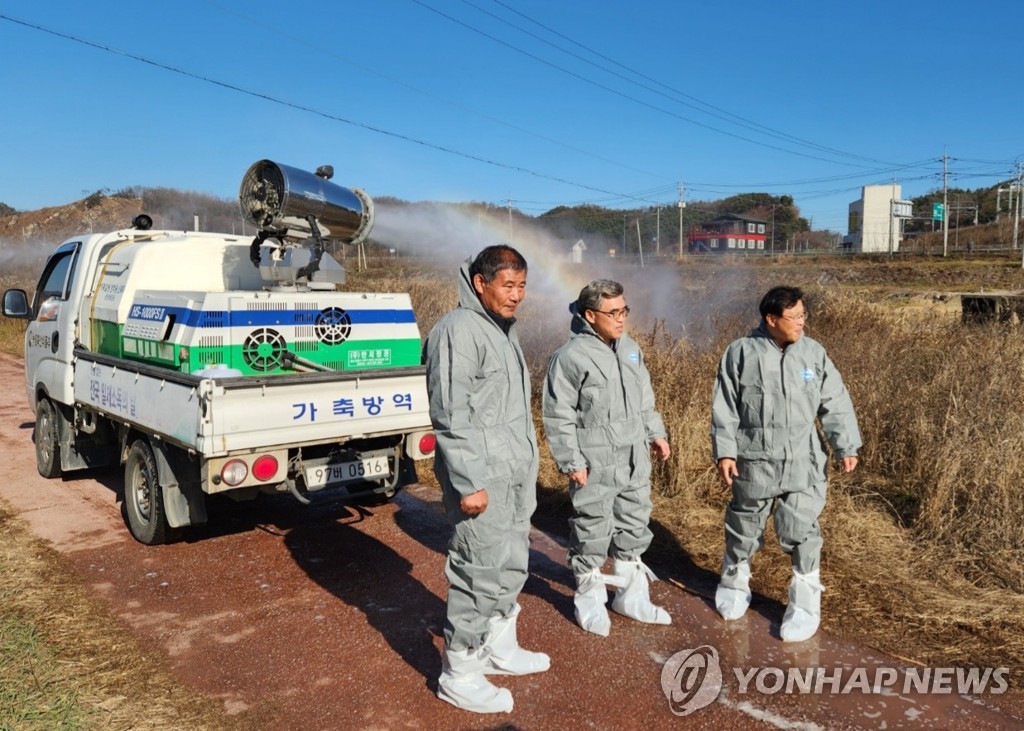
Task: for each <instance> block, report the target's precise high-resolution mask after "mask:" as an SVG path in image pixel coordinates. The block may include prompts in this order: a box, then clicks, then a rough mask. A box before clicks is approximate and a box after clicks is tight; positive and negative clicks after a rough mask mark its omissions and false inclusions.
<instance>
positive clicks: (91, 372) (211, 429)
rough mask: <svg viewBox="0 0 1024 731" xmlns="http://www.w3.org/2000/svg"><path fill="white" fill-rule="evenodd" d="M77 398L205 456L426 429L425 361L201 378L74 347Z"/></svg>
mask: <svg viewBox="0 0 1024 731" xmlns="http://www.w3.org/2000/svg"><path fill="white" fill-rule="evenodd" d="M73 367H74V392H75V400H76V401H77V402H79V403H81V404H84V405H87V406H89V407H90V408H92V409H95V410H96V411H97V412H99V413H101V414H103V415H105V416H107V417H108V418H110V419H112V420H114V421H117V422H121V423H125V424H131V425H133V426H138V427H141V428H143V429H145V430H147V431H151V432H153V433H155V434H157V435H159V436H160V437H161V438H163V439H165V440H167V441H168V442H169V443H172V444H176V445H178V446H181V447H185V448H187V449H191V450H194V451H196V452H197V453H199V454H200V455H203V456H204V457H206V458H211V457H222V456H225V455H228V454H231V453H235V452H239V451H244V450H249V449H269V448H286V447H289V446H292V445H310V444H318V443H331V442H339V441H347V440H348V439H351V438H359V437H362V436H370V435H372V436H383V435H387V434H399V433H405V432H409V431H413V430H416V429H429V428H430V417H429V414H428V404H427V391H426V379H425V377H424V373H425V369H424V368H423V367H422V366H410V367H405V368H392V369H381V370H374V371H359V372H358V373H346V372H331V373H319V372H317V373H295V374H284V375H274V376H263V377H258V376H245V377H231V378H203V377H200V376H197V375H192V374H187V373H180V372H178V371H173V370H170V369H165V368H161V367H158V366H153V365H148V364H145V363H138V362H135V361H131V360H126V359H123V358H116V357H111V356H107V355H101V354H98V353H93V352H91V351H88V350H85V349H82V348H77V349H75V352H74V358H73Z"/></svg>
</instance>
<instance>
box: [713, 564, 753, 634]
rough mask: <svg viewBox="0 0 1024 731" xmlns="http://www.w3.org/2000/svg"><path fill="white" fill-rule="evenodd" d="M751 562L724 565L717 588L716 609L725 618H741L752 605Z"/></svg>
mask: <svg viewBox="0 0 1024 731" xmlns="http://www.w3.org/2000/svg"><path fill="white" fill-rule="evenodd" d="M750 599H751V594H750V562H749V561H740V562H739V563H729V562H728V561H726V562H725V563H724V564H723V565H722V578H721V580H720V581H719V582H718V588H717V589H716V590H715V609H717V610H718V613H719V614H721V615H722V618H723V619H730V620H731V619H739V618H740V617H742V616H743V615H744V614H746V612H747V607H749V606H750Z"/></svg>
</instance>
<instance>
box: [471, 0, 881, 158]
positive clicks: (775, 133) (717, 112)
mask: <svg viewBox="0 0 1024 731" xmlns="http://www.w3.org/2000/svg"><path fill="white" fill-rule="evenodd" d="M493 1H494V2H495V3H496V4H497V5H500V6H501V7H503V8H505V9H506V10H508V11H510V12H512V13H515V14H516V15H518V16H520V17H521V18H524V19H525V20H528V21H530V22H531V23H533V24H534V25H537V26H539V27H540V28H543V29H544V30H546V31H547V32H549V33H551V34H553V35H555V36H558V37H559V38H562V39H564V40H566V41H568V42H569V43H572V44H573V45H575V46H577V47H579V48H582V49H583V50H585V51H587V52H588V53H591V54H593V55H594V56H597V57H598V58H600V59H603V60H605V61H608V62H609V63H612V64H614V65H615V66H618V67H619V68H621V69H624V70H626V71H628V72H629V73H631V74H633V75H635V76H638V77H639V78H641V79H644V80H646V81H650V82H652V83H654V84H657V85H658V86H660V87H662V88H664V89H668V90H669V91H670V92H672V93H673V94H676V95H678V96H679V97H683V98H685V99H689V100H691V101H692V102H694V104H689V103H687V102H685V101H682V100H681V99H679V98H677V97H672V96H669V95H667V94H665V93H664V92H660V91H658V90H656V89H652V88H651V87H650V86H647V85H646V84H637V82H635V81H633V80H632V79H629V78H627V77H626V76H623V75H622V74H619V73H617V72H615V71H613V70H611V69H608V68H607V67H604V66H601V65H600V64H596V63H594V62H593V61H589V60H587V59H585V58H583V57H582V56H580V55H578V54H576V53H572V52H571V51H567V50H566V49H564V48H562V47H560V46H557V45H556V44H554V43H551V42H550V41H547V40H545V39H543V38H541V37H540V36H538V35H536V34H534V33H531V32H529V31H527V30H525V29H524V28H521V27H519V26H516V25H514V24H512V23H509V22H508V21H507V20H504V19H503V18H500V17H498V16H497V15H495V14H493V13H490V12H488V11H486V10H484V9H483V8H481V7H479V6H478V5H476V4H475V3H473V2H470V0H462V2H464V3H465V4H467V5H470V6H471V7H474V8H476V9H477V10H479V11H480V12H482V13H486V14H487V15H489V16H491V17H492V18H495V19H497V20H499V21H501V22H503V23H505V24H507V25H510V26H512V27H513V28H515V29H516V30H519V31H520V32H522V33H525V34H527V35H529V36H530V37H531V38H536V39H537V40H539V41H541V42H542V43H546V44H548V45H549V46H552V47H553V48H556V49H558V50H560V51H562V52H563V53H566V54H568V55H570V56H572V57H573V58H577V59H579V60H581V61H583V62H584V63H588V64H590V65H591V66H594V67H595V68H599V69H601V70H602V71H605V72H606V73H610V74H612V75H614V76H617V77H618V78H620V79H623V80H625V81H629V82H630V83H633V84H637V85H638V86H640V87H641V88H643V89H647V90H648V91H652V92H654V93H656V94H658V95H660V96H663V97H665V98H666V99H671V100H672V101H675V102H677V103H679V104H682V105H683V106H687V107H689V108H691V109H695V110H697V111H700V112H703V113H704V114H708V115H710V116H712V117H715V118H717V119H721V120H722V121H725V122H729V123H730V124H736V125H738V126H740V127H745V128H747V129H750V130H752V131H755V132H761V134H766V135H768V136H770V137H774V138H776V139H780V140H788V141H791V142H797V143H799V144H801V145H803V146H806V147H810V148H813V149H817V150H821V151H823V152H830V153H832V154H835V155H839V156H842V157H851V158H855V159H860V160H865V161H867V162H872V163H878V164H882V165H886V166H889V165H891V163H888V162H885V161H882V160H877V159H875V158H870V157H865V156H863V155H858V154H855V153H850V152H845V151H843V150H838V149H836V148H833V147H828V146H826V145H821V144H818V143H816V142H812V141H810V140H806V139H803V138H801V137H797V136H795V135H791V134H788V133H786V132H781V131H779V130H776V129H773V128H771V127H768V126H766V125H763V124H760V123H758V122H755V121H753V120H750V119H747V118H745V117H742V116H740V115H738V114H733V113H732V112H729V111H727V110H725V109H722V108H720V107H716V106H715V105H713V104H709V103H708V102H705V101H702V100H701V99H698V98H697V97H695V96H692V95H690V94H687V93H685V92H683V91H680V90H679V89H676V88H674V87H672V86H669V85H668V84H665V83H664V82H661V81H659V80H657V79H655V78H652V77H650V76H648V75H646V74H644V73H642V72H640V71H637V70H636V69H634V68H631V67H629V66H626V65H625V64H622V63H620V62H618V61H616V60H615V59H613V58H611V57H609V56H606V55H604V54H602V53H600V52H599V51H595V50H594V49H592V48H590V47H588V46H585V45H583V44H582V43H580V42H578V41H576V40H574V39H572V38H570V37H569V36H567V35H565V34H563V33H560V32H558V31H557V30H554V29H553V28H550V27H549V26H547V25H544V24H543V23H541V22H540V21H538V20H536V19H534V18H532V17H530V16H529V15H526V14H525V13H523V12H521V11H519V10H517V9H515V8H513V7H511V6H509V5H507V4H506V3H504V2H501V0H493ZM698 105H699V106H698ZM701 107H705V108H704V109H702V108H701ZM709 109H710V110H713V111H708V110H709ZM712 129H713V128H712ZM716 131H721V130H716ZM726 134H727V133H726Z"/></svg>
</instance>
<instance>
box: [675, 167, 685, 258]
mask: <svg viewBox="0 0 1024 731" xmlns="http://www.w3.org/2000/svg"><path fill="white" fill-rule="evenodd" d="M685 192H686V188H685V186H683V184H682V183H680V184H679V202H678V203H676V205H677V206H678V207H679V258H682V256H683V209H684V208H686V201H684V200H683V194H684V193H685Z"/></svg>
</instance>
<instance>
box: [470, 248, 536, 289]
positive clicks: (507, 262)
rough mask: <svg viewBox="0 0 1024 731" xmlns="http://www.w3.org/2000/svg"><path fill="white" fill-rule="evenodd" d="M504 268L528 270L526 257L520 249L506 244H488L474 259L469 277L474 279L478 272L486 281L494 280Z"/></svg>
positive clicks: (517, 270)
mask: <svg viewBox="0 0 1024 731" xmlns="http://www.w3.org/2000/svg"><path fill="white" fill-rule="evenodd" d="M502 269H511V270H512V271H515V272H525V271H526V259H524V258H523V255H522V254H520V253H519V252H518V251H516V250H515V249H513V248H512V247H511V246H508V245H506V244H495V245H494V246H488V247H487V248H486V249H484V250H483V251H481V252H480V253H479V254H477V255H476V257H475V258H474V259H473V263H472V264H470V265H469V279H470V281H472V280H473V279H474V278H475V277H476V275H477V274H479V275H480V276H481V277H483V278H484V281H485V282H490V281H492V280H493V279H494V278H495V277H496V276H498V272H500V271H501V270H502Z"/></svg>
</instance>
